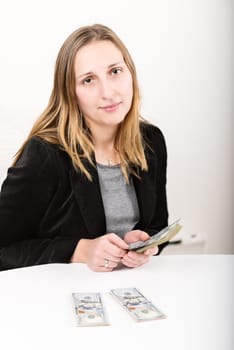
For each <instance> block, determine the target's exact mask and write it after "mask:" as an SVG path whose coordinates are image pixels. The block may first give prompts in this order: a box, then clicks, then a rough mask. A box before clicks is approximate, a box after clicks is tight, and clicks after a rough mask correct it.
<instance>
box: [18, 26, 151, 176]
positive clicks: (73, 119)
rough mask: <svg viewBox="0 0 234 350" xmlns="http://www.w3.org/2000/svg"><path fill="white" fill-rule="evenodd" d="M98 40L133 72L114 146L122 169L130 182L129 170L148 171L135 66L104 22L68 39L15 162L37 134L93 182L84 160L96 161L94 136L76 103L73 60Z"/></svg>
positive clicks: (132, 171)
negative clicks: (111, 46) (47, 95)
mask: <svg viewBox="0 0 234 350" xmlns="http://www.w3.org/2000/svg"><path fill="white" fill-rule="evenodd" d="M95 40H96V41H100V40H109V41H111V42H112V43H113V44H114V45H115V46H116V47H117V48H118V49H119V50H120V51H121V53H122V55H123V59H124V61H125V63H126V65H127V67H128V69H129V71H130V73H131V75H132V81H133V98H132V104H131V108H130V110H129V112H128V114H127V115H126V117H125V118H124V120H123V121H122V122H121V123H120V125H119V128H118V131H117V134H116V138H115V148H116V150H117V151H118V152H119V156H120V163H121V169H122V172H123V174H124V176H125V178H126V180H127V181H129V174H130V173H133V174H135V175H137V174H136V172H135V171H134V170H133V169H136V167H140V169H141V170H145V171H147V169H148V167H147V162H146V158H145V153H144V141H143V138H142V135H141V132H140V123H141V121H142V118H141V117H140V114H139V103H140V93H139V86H138V82H137V75H136V69H135V65H134V63H133V60H132V58H131V56H130V54H129V52H128V50H127V48H126V47H125V45H124V44H123V42H122V41H121V40H120V39H119V37H118V36H117V35H116V34H115V33H114V32H113V31H112V30H111V29H110V28H108V27H106V26H104V25H101V24H94V25H91V26H84V27H81V28H79V29H78V30H76V31H74V32H73V33H72V34H71V35H69V37H68V38H67V39H66V40H65V42H64V44H63V45H62V47H61V49H60V51H59V53H58V57H57V60H56V64H55V72H54V85H53V89H52V93H51V96H50V99H49V102H48V105H47V107H46V109H45V110H44V112H43V113H42V114H41V115H40V116H39V118H38V119H37V120H36V122H35V124H34V125H33V127H32V129H31V132H30V133H29V135H28V138H27V139H26V141H25V142H24V144H23V145H22V146H21V148H20V149H19V151H18V152H17V153H16V155H15V159H14V164H15V163H16V162H17V160H18V159H19V158H20V156H21V154H22V152H23V150H24V148H25V146H26V144H27V142H28V141H29V140H30V139H31V137H33V136H37V137H40V138H41V139H44V140H46V141H48V142H50V143H52V144H57V145H58V146H59V147H60V148H61V149H62V150H64V151H65V152H67V154H68V155H69V156H70V158H71V160H72V163H73V166H74V167H75V169H76V170H79V171H81V172H82V173H83V174H84V175H85V176H86V177H87V178H88V179H89V180H90V181H92V177H91V174H90V172H89V171H88V169H87V162H83V159H86V160H88V161H89V162H90V163H91V164H92V165H93V166H95V164H94V161H93V159H94V158H93V155H94V145H93V142H92V135H91V133H90V130H89V129H88V127H87V125H86V123H85V119H84V116H83V114H82V112H81V110H80V108H79V105H78V102H77V97H76V93H75V84H76V81H75V80H76V79H75V69H74V60H75V57H76V54H77V52H78V51H79V49H81V48H82V47H83V46H85V45H87V44H89V43H90V42H91V41H95ZM85 164H86V165H85Z"/></svg>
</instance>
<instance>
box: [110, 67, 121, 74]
mask: <svg viewBox="0 0 234 350" xmlns="http://www.w3.org/2000/svg"><path fill="white" fill-rule="evenodd" d="M121 72H122V68H113V69H112V70H111V73H112V74H113V75H118V74H120V73H121Z"/></svg>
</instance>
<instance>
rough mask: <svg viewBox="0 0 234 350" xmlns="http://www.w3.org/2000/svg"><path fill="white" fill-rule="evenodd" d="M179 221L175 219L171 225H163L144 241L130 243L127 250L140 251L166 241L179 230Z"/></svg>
mask: <svg viewBox="0 0 234 350" xmlns="http://www.w3.org/2000/svg"><path fill="white" fill-rule="evenodd" d="M179 221H180V219H178V220H176V221H175V222H173V223H172V224H171V225H169V226H167V227H165V228H164V229H162V230H161V231H159V232H158V233H156V234H155V235H153V236H152V237H150V238H149V239H148V240H146V241H138V242H134V243H130V244H129V250H134V251H136V252H138V253H142V252H144V251H145V250H147V249H149V248H154V247H156V246H158V245H159V244H162V243H165V242H168V241H169V240H171V239H172V238H173V237H174V236H175V235H176V234H177V233H178V232H179V231H180V230H181V228H182V226H181V225H180V224H179Z"/></svg>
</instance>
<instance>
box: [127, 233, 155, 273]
mask: <svg viewBox="0 0 234 350" xmlns="http://www.w3.org/2000/svg"><path fill="white" fill-rule="evenodd" d="M149 238H150V236H149V235H148V233H146V232H145V231H141V230H133V231H129V232H127V233H126V234H125V236H124V241H125V242H126V243H128V244H130V243H134V242H137V241H146V240H147V239H149ZM157 252H158V247H154V248H149V249H147V250H145V251H144V252H143V253H137V252H134V251H128V252H127V253H126V254H125V255H124V257H123V258H122V259H121V262H122V264H123V265H125V266H128V267H138V266H141V265H143V264H145V263H147V262H148V261H149V259H150V257H151V256H152V255H155V254H157Z"/></svg>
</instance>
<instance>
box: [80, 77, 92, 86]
mask: <svg viewBox="0 0 234 350" xmlns="http://www.w3.org/2000/svg"><path fill="white" fill-rule="evenodd" d="M92 81H93V78H92V77H87V78H85V79H84V80H83V81H82V83H83V84H85V85H89V84H91V83H92Z"/></svg>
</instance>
